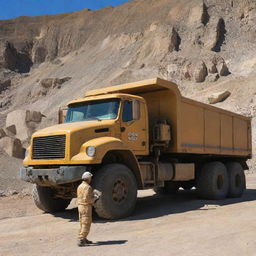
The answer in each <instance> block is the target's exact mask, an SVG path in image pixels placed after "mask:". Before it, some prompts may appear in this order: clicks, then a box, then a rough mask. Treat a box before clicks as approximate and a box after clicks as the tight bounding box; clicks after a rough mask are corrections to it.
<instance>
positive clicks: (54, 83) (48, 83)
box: [40, 76, 71, 89]
mask: <svg viewBox="0 0 256 256" xmlns="http://www.w3.org/2000/svg"><path fill="white" fill-rule="evenodd" d="M70 79H71V77H69V76H67V77H63V78H45V79H42V80H41V81H40V84H41V86H42V87H44V88H46V89H49V88H54V87H59V86H60V85H62V84H63V83H65V82H67V81H68V80H70Z"/></svg>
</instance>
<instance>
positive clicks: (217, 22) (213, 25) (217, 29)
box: [204, 17, 226, 52]
mask: <svg viewBox="0 0 256 256" xmlns="http://www.w3.org/2000/svg"><path fill="white" fill-rule="evenodd" d="M225 34H226V28H225V21H224V19H223V18H220V17H212V18H211V19H210V22H209V24H208V28H207V30H206V34H205V40H204V46H205V48H206V49H209V50H212V51H214V52H219V51H220V50H221V46H222V44H223V42H224V41H225Z"/></svg>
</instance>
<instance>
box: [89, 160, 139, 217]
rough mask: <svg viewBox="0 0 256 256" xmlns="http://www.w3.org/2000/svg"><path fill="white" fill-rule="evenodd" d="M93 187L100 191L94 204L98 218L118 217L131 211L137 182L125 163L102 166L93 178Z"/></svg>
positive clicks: (127, 214) (135, 198) (124, 215)
mask: <svg viewBox="0 0 256 256" xmlns="http://www.w3.org/2000/svg"><path fill="white" fill-rule="evenodd" d="M93 188H95V189H97V190H99V191H100V192H102V196H101V197H100V199H99V200H98V201H97V202H96V203H95V205H94V208H95V212H96V213H97V215H98V216H99V217H100V218H104V219H120V218H124V217H127V216H129V215H131V213H132V212H133V210H134V208H135V204H136V200H137V182H136V179H135V177H134V175H133V173H132V171H131V170H130V169H129V168H128V167H126V166H125V165H122V164H108V165H105V166H103V167H102V168H101V169H99V170H98V171H97V173H96V174H95V177H94V178H93Z"/></svg>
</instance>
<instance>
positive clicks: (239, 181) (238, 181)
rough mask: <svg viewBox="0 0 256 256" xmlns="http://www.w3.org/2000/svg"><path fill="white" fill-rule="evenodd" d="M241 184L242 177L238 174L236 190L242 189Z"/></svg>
mask: <svg viewBox="0 0 256 256" xmlns="http://www.w3.org/2000/svg"><path fill="white" fill-rule="evenodd" d="M241 184H242V180H241V176H240V175H239V174H237V175H236V176H235V186H236V188H239V187H241Z"/></svg>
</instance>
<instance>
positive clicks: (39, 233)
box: [0, 174, 256, 256]
mask: <svg viewBox="0 0 256 256" xmlns="http://www.w3.org/2000/svg"><path fill="white" fill-rule="evenodd" d="M247 186H248V189H247V191H246V193H245V194H244V196H243V197H242V198H239V199H226V200H223V201H203V200H198V199H197V198H196V195H195V191H190V192H185V191H179V193H178V194H177V195H173V196H157V195H155V194H154V193H153V192H152V191H151V190H148V191H143V192H140V195H139V199H138V203H137V208H136V210H135V213H134V214H133V216H131V217H130V218H127V219H123V220H120V221H115V222H108V221H103V220H99V219H97V218H94V223H93V225H92V229H91V233H90V236H89V238H90V239H92V240H93V241H94V242H98V245H93V246H90V247H82V248H79V247H77V245H76V236H77V231H78V226H79V222H78V217H77V208H76V207H75V203H76V202H75V201H72V203H71V205H70V206H69V209H68V210H67V211H65V212H62V213H58V214H56V215H55V216H53V215H50V214H43V213H42V212H41V211H39V210H38V209H37V208H36V207H35V206H34V205H33V202H32V200H31V198H30V197H28V196H25V197H21V196H18V195H16V196H12V197H3V198H1V199H0V255H62V256H63V255H111V256H115V255H123V256H125V255H133V256H135V255H147V256H150V255H164V256H166V255H190V256H192V255H196V256H199V255H207V256H216V255H220V256H221V255H225V256H228V255H232V256H234V255H255V251H256V241H255V231H256V215H255V212H256V204H255V198H256V174H248V175H247Z"/></svg>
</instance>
